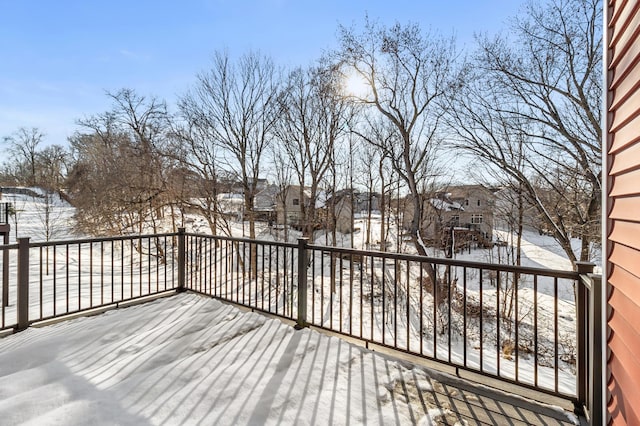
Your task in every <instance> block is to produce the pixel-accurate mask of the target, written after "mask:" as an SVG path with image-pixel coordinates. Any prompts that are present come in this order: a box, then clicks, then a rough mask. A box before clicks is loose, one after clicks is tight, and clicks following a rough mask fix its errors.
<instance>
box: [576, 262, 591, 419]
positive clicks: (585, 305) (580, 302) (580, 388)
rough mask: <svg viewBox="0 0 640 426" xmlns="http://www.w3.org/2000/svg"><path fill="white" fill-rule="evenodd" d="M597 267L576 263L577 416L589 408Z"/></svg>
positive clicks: (587, 263) (586, 263)
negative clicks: (595, 274)
mask: <svg viewBox="0 0 640 426" xmlns="http://www.w3.org/2000/svg"><path fill="white" fill-rule="evenodd" d="M594 267H595V265H594V264H593V263H589V262H576V263H575V268H576V272H578V273H579V274H580V279H579V280H578V281H577V282H576V286H577V289H576V290H577V291H576V320H577V321H576V328H577V329H576V338H577V342H576V344H577V353H576V396H577V398H578V405H577V407H576V412H577V414H580V415H583V414H585V413H584V408H585V407H586V408H587V409H590V407H589V385H590V377H589V376H590V373H591V369H590V368H589V361H590V356H589V353H590V348H591V347H592V345H593V337H592V336H591V334H590V331H591V329H590V325H591V321H590V320H591V318H592V317H593V310H592V309H591V304H590V301H591V300H592V298H593V281H592V280H591V278H590V274H592V273H593V268H594Z"/></svg>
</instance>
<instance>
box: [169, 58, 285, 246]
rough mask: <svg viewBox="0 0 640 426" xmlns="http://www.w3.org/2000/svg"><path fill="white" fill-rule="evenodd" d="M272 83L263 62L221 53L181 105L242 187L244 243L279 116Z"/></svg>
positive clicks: (272, 70) (268, 63)
mask: <svg viewBox="0 0 640 426" xmlns="http://www.w3.org/2000/svg"><path fill="white" fill-rule="evenodd" d="M278 78H279V77H278V70H277V69H276V67H275V65H274V63H273V61H272V60H271V59H270V58H268V57H265V56H262V55H260V54H258V53H253V52H252V53H247V54H244V55H243V56H241V57H240V58H239V59H238V60H237V61H235V62H234V61H232V60H231V58H230V57H229V54H228V53H227V52H216V53H215V54H214V56H213V64H212V66H211V69H210V70H208V71H206V72H204V73H202V74H200V75H199V76H198V82H197V84H196V86H195V87H194V88H193V89H192V90H191V91H190V92H189V93H188V94H187V95H185V96H184V97H183V98H182V100H181V108H182V109H183V110H188V111H189V112H190V115H191V116H192V117H194V118H195V123H196V124H197V126H198V127H199V131H200V132H201V133H202V134H203V135H206V136H207V137H208V138H209V139H210V140H211V141H215V143H217V144H218V145H219V146H220V149H221V150H222V151H223V152H222V153H220V156H219V157H218V158H219V162H220V163H221V164H223V165H224V166H226V168H227V169H228V170H229V171H232V172H233V174H234V175H235V176H236V177H237V179H239V181H240V183H241V185H242V189H243V196H244V211H245V214H246V215H247V216H248V219H249V238H255V237H256V229H255V215H254V202H255V196H256V193H257V188H258V180H259V178H260V174H261V172H262V171H263V167H264V161H263V160H264V157H265V154H266V153H267V149H268V147H269V144H270V142H271V133H272V130H273V126H274V123H275V121H276V120H277V118H278V116H279V115H278V108H279V102H278V94H279V84H280V82H279V79H278Z"/></svg>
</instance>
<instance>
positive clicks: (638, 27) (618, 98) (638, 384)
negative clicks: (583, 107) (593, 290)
mask: <svg viewBox="0 0 640 426" xmlns="http://www.w3.org/2000/svg"><path fill="white" fill-rule="evenodd" d="M605 8H606V13H607V15H606V16H607V17H606V19H607V29H606V33H605V34H606V37H607V40H606V44H605V46H607V47H608V51H607V69H608V72H607V108H608V110H607V136H606V151H605V152H606V153H607V161H606V167H607V169H606V173H607V176H606V182H607V204H606V206H607V208H606V215H607V216H606V221H607V223H606V230H607V231H606V232H607V244H606V261H607V268H606V270H607V285H608V286H609V289H608V290H609V291H608V292H607V294H608V300H607V303H608V305H609V306H608V312H609V315H608V318H607V323H608V324H607V325H608V332H607V336H608V337H607V346H608V353H609V356H608V357H607V392H608V395H607V399H606V401H607V412H608V423H609V424H612V425H627V424H629V425H632V424H640V405H638V401H639V400H640V397H639V396H638V395H640V327H638V325H637V324H638V318H640V126H639V123H640V78H639V77H638V74H640V71H638V70H640V4H639V3H638V2H636V1H629V0H611V1H609V2H608V7H607V6H605Z"/></svg>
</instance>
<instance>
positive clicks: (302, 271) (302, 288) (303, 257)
mask: <svg viewBox="0 0 640 426" xmlns="http://www.w3.org/2000/svg"><path fill="white" fill-rule="evenodd" d="M307 245H309V239H308V238H298V318H297V321H296V328H297V329H302V328H305V327H307V325H308V324H307V265H308V263H309V253H308V251H307Z"/></svg>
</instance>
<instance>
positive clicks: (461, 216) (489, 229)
mask: <svg viewBox="0 0 640 426" xmlns="http://www.w3.org/2000/svg"><path fill="white" fill-rule="evenodd" d="M448 193H449V199H450V200H451V201H452V202H454V203H457V204H459V205H460V206H461V209H460V211H459V212H445V213H444V215H443V217H444V219H445V223H449V224H451V225H452V226H459V227H463V228H467V229H471V230H475V231H478V232H480V235H481V236H482V238H484V239H485V240H486V241H491V240H492V238H493V217H494V209H495V200H496V197H495V195H494V193H493V192H492V191H491V190H490V189H488V188H487V187H485V186H484V185H463V186H454V187H450V188H449V191H448Z"/></svg>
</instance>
